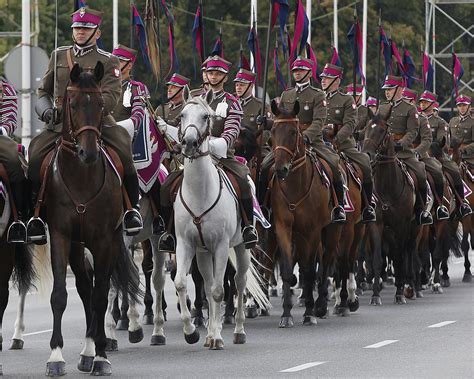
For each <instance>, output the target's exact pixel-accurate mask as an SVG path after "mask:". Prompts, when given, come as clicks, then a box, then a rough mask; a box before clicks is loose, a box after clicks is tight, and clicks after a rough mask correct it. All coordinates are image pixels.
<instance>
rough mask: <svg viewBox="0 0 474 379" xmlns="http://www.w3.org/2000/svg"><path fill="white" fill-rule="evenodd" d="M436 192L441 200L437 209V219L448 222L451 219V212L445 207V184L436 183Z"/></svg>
mask: <svg viewBox="0 0 474 379" xmlns="http://www.w3.org/2000/svg"><path fill="white" fill-rule="evenodd" d="M435 190H436V194H437V195H438V198H439V199H441V204H438V208H436V219H437V220H446V219H448V218H449V211H448V208H446V206H445V205H443V197H444V183H435Z"/></svg>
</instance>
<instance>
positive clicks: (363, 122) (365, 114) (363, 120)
mask: <svg viewBox="0 0 474 379" xmlns="http://www.w3.org/2000/svg"><path fill="white" fill-rule="evenodd" d="M369 119H370V117H369V107H368V106H366V105H359V106H358V107H357V121H356V127H355V130H357V131H359V138H358V139H357V140H358V141H363V140H364V132H365V127H366V126H367V123H368V122H369Z"/></svg>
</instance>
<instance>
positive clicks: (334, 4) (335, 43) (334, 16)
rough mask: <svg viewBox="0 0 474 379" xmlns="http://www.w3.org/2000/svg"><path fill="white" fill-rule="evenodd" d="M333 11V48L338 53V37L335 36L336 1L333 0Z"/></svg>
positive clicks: (336, 27)
mask: <svg viewBox="0 0 474 379" xmlns="http://www.w3.org/2000/svg"><path fill="white" fill-rule="evenodd" d="M333 6H334V8H333V11H334V14H333V35H334V47H335V48H336V50H337V51H339V39H338V35H337V29H338V26H337V0H334V3H333Z"/></svg>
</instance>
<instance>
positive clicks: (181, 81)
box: [166, 73, 191, 88]
mask: <svg viewBox="0 0 474 379" xmlns="http://www.w3.org/2000/svg"><path fill="white" fill-rule="evenodd" d="M190 81H191V80H190V79H188V78H186V77H185V76H183V75H180V74H177V73H174V74H173V75H172V76H171V78H170V80H168V82H167V83H166V85H167V86H175V87H180V88H182V87H184V86H187V85H188V84H189V82H190Z"/></svg>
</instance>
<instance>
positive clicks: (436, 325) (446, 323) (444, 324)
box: [428, 321, 456, 328]
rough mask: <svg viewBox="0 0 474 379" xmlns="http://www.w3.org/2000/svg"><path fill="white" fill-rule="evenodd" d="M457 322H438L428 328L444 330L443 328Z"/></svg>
mask: <svg viewBox="0 0 474 379" xmlns="http://www.w3.org/2000/svg"><path fill="white" fill-rule="evenodd" d="M455 322H456V321H443V322H438V323H437V324H433V325H430V326H428V328H442V327H443V326H446V325H449V324H454V323H455Z"/></svg>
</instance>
